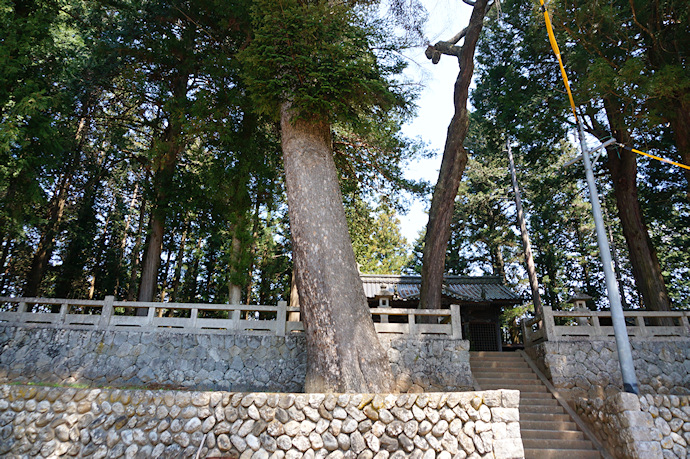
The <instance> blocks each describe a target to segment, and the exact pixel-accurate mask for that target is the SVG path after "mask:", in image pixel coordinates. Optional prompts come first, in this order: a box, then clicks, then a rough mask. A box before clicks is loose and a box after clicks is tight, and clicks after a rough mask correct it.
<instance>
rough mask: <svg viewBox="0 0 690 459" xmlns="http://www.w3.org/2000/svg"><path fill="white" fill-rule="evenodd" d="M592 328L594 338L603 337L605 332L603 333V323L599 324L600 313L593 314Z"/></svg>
mask: <svg viewBox="0 0 690 459" xmlns="http://www.w3.org/2000/svg"><path fill="white" fill-rule="evenodd" d="M592 327H594V338H601V337H603V334H604V333H603V332H602V331H601V322H599V313H598V312H597V313H594V312H593V313H592Z"/></svg>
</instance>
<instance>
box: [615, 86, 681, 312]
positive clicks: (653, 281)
mask: <svg viewBox="0 0 690 459" xmlns="http://www.w3.org/2000/svg"><path fill="white" fill-rule="evenodd" d="M604 107H605V108H606V114H607V117H608V120H609V126H610V127H611V131H612V133H613V136H614V137H615V138H616V139H617V140H618V141H619V142H621V143H622V144H624V145H632V139H631V138H630V133H629V132H628V130H627V128H626V127H625V122H624V120H623V114H622V113H623V112H622V107H621V106H620V104H619V103H618V101H616V100H614V99H613V98H611V97H606V98H604ZM607 156H608V161H607V163H608V168H609V172H610V174H611V179H612V181H613V191H614V195H615V197H616V205H617V207H618V217H619V218H620V222H621V227H622V228H623V235H624V236H625V240H626V242H627V244H628V251H629V254H630V264H631V265H632V271H633V276H634V277H635V284H636V285H637V289H638V291H639V292H640V295H641V296H642V299H643V301H644V304H645V307H646V308H647V309H649V310H654V311H669V310H670V309H671V301H670V299H669V297H668V293H667V291H666V285H665V283H664V278H663V276H662V275H661V266H660V265H659V258H658V257H657V254H656V250H655V249H654V246H653V245H652V240H651V239H650V237H649V232H648V230H647V225H646V224H645V221H644V217H643V215H642V209H641V208H640V202H639V200H638V197H637V157H636V155H635V153H632V152H629V151H627V150H624V149H619V148H616V147H609V148H608V155H607Z"/></svg>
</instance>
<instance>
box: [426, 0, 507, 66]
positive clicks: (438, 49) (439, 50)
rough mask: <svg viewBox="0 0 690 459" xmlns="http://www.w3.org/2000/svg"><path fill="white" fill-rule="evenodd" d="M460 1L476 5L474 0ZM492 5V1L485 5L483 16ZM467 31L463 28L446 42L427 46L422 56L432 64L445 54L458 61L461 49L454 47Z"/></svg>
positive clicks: (436, 62)
mask: <svg viewBox="0 0 690 459" xmlns="http://www.w3.org/2000/svg"><path fill="white" fill-rule="evenodd" d="M462 1H463V2H464V3H466V4H468V5H470V6H472V7H474V5H475V3H476V1H475V0H462ZM493 4H494V1H493V0H492V1H490V2H488V3H487V4H486V8H485V10H484V14H485V15H486V13H488V12H489V10H490V9H491V7H492V6H493ZM467 29H468V27H465V28H464V29H462V30H461V31H460V32H458V33H457V34H456V35H455V36H453V38H451V39H450V40H448V41H439V42H437V43H436V44H435V45H433V46H432V45H429V46H427V48H426V51H424V55H425V56H426V58H427V59H430V60H431V62H432V63H434V64H438V62H439V61H440V60H441V55H442V54H446V55H448V56H455V57H457V58H458V59H460V52H461V51H462V47H460V46H455V45H456V44H457V42H459V41H460V40H461V39H462V38H464V37H465V36H466V35H467Z"/></svg>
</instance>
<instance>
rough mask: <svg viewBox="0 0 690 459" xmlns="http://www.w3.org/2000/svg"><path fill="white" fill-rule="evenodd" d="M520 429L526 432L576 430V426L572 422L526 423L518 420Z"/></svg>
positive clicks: (526, 421)
mask: <svg viewBox="0 0 690 459" xmlns="http://www.w3.org/2000/svg"><path fill="white" fill-rule="evenodd" d="M520 428H521V429H527V430H551V431H561V430H578V429H577V424H575V423H574V422H572V421H559V422H556V421H528V420H522V419H521V420H520Z"/></svg>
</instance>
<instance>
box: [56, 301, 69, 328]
mask: <svg viewBox="0 0 690 459" xmlns="http://www.w3.org/2000/svg"><path fill="white" fill-rule="evenodd" d="M68 312H69V303H62V304H61V305H60V315H59V316H58V323H60V324H64V323H65V320H66V319H67V313H68Z"/></svg>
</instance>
